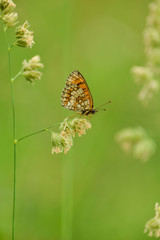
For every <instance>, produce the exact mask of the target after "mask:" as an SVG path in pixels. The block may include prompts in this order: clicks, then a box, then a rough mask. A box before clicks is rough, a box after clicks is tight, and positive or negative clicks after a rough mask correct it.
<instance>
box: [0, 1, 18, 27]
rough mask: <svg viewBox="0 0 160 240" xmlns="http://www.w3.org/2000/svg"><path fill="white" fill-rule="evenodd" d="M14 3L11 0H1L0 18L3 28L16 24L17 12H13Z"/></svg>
mask: <svg viewBox="0 0 160 240" xmlns="http://www.w3.org/2000/svg"><path fill="white" fill-rule="evenodd" d="M15 7H16V5H15V4H14V3H13V2H12V0H1V1H0V9H1V10H2V20H3V22H4V24H5V28H6V29H7V28H10V27H14V26H15V25H16V24H17V22H18V21H17V19H18V14H17V13H16V12H14V9H15Z"/></svg>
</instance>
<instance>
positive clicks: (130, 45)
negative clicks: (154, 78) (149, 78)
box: [0, 0, 160, 240]
mask: <svg viewBox="0 0 160 240" xmlns="http://www.w3.org/2000/svg"><path fill="white" fill-rule="evenodd" d="M15 3H16V4H17V12H18V13H19V19H20V23H23V22H24V21H25V20H26V19H27V20H28V21H29V23H30V24H31V29H33V31H34V37H35V38H34V40H35V42H36V44H35V46H34V47H33V49H22V48H18V47H15V48H14V49H13V52H12V66H13V72H14V73H15V74H16V73H17V72H18V71H19V69H20V66H21V62H22V61H23V59H30V58H31V57H33V56H34V55H37V54H39V55H40V56H41V59H42V62H43V63H44V65H45V68H44V69H43V78H42V80H41V81H39V82H37V83H36V84H35V85H30V84H29V83H28V82H26V81H25V80H24V79H23V78H19V79H17V80H16V82H15V85H14V90H15V102H16V114H17V119H16V121H17V137H21V136H24V135H26V134H28V133H30V132H33V131H35V130H39V129H42V128H44V127H47V126H49V125H51V124H53V123H57V122H62V121H63V120H64V118H66V117H68V116H71V115H72V112H70V111H69V110H66V109H63V108H62V107H61V101H60V98H61V91H62V89H63V87H64V85H65V81H66V78H67V77H68V75H69V74H70V72H72V71H73V70H74V69H77V70H79V71H80V72H81V73H82V75H84V77H85V78H86V80H87V83H88V85H89V87H90V90H91V92H92V95H93V99H94V105H95V106H98V105H100V104H103V103H104V102H105V101H107V100H112V101H113V102H112V104H110V106H108V110H107V111H106V112H102V111H101V112H99V113H97V114H96V115H95V116H94V117H92V119H91V123H92V129H91V130H88V131H87V134H86V135H85V136H82V137H81V138H78V137H77V138H75V139H74V146H73V147H72V149H71V150H70V151H69V152H68V153H67V155H64V154H59V155H52V154H51V141H50V134H49V133H42V134H39V135H36V136H33V137H32V138H28V139H26V140H24V141H22V142H20V143H19V144H18V156H17V188H16V191H17V192H16V240H22V239H23V240H28V239H30V240H61V239H63V240H64V239H65V240H73V239H74V240H82V239H83V240H97V239H101V240H106V239H110V240H115V239H119V240H122V239H123V240H128V239H130V240H135V239H141V240H143V239H148V237H147V235H145V234H144V233H143V231H144V226H145V223H146V222H147V221H148V220H149V219H150V218H151V217H153V216H154V211H153V209H154V205H155V203H156V202H157V201H160V193H159V188H160V174H159V173H160V162H159V154H160V152H159V147H157V151H156V154H155V155H154V156H153V157H152V159H150V160H149V161H148V162H147V163H142V162H140V161H139V160H136V159H133V158H132V156H130V155H129V156H127V155H125V154H124V153H123V152H122V151H121V149H120V147H119V145H118V144H117V143H116V142H115V134H116V133H117V131H119V130H120V129H123V128H126V127H135V126H137V125H141V126H142V127H144V128H145V129H146V131H147V133H148V135H149V136H150V137H152V138H153V139H154V140H155V141H156V143H157V146H159V143H160V140H159V134H160V127H159V122H160V112H159V101H160V96H159V95H156V96H155V98H154V99H153V100H152V102H151V103H150V104H149V106H148V107H144V106H142V104H141V103H139V101H138V100H137V94H138V91H139V87H138V86H136V85H135V84H134V82H133V79H132V76H131V73H130V69H131V67H132V66H134V65H143V63H144V61H145V59H144V53H143V51H144V50H143V41H142V31H143V29H144V27H145V18H146V16H147V14H148V4H149V3H150V1H149V0H141V1H139V0H134V1H133V0H132V1H128V0H119V1H116V0H112V1H111V0H99V1H98V0H95V1H91V0H88V1H85V0H75V1H71V0H68V1H67V0H66V1H65V0H53V1H51V0H45V1H42V0H34V1H32V0H28V1H20V0H15ZM13 32H14V31H13V30H10V31H9V38H10V40H11V39H13V36H14V33H13ZM0 59H1V60H0V63H1V64H0V79H1V87H0V110H1V114H0V116H1V117H0V119H1V120H0V123H1V124H0V133H1V137H0V148H1V151H0V152H1V153H0V240H8V239H10V238H11V219H12V189H13V186H12V185H13V183H12V182H13V159H12V155H13V152H12V140H11V139H12V109H11V97H10V83H9V80H8V77H9V75H8V59H7V48H6V43H5V40H4V35H3V31H2V26H1V27H0ZM55 131H58V129H57V128H55ZM62 225H63V227H62Z"/></svg>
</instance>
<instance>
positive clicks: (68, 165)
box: [61, 0, 74, 240]
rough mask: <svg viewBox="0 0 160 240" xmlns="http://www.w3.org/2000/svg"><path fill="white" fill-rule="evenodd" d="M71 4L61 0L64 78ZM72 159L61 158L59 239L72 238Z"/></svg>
mask: <svg viewBox="0 0 160 240" xmlns="http://www.w3.org/2000/svg"><path fill="white" fill-rule="evenodd" d="M72 6H73V2H72V0H64V1H63V11H62V18H63V29H62V47H63V71H64V78H65V77H66V74H68V73H69V71H71V70H70V67H71V42H72V29H71V27H72V14H73V13H72V11H73V9H72ZM73 160H74V159H73V158H72V157H71V155H70V157H68V156H66V157H65V158H64V159H63V170H62V222H61V224H62V228H61V240H72V239H73V236H72V235H73V221H72V218H73Z"/></svg>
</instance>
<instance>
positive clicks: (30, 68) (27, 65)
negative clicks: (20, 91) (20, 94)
mask: <svg viewBox="0 0 160 240" xmlns="http://www.w3.org/2000/svg"><path fill="white" fill-rule="evenodd" d="M43 67H44V66H43V64H42V63H41V62H40V56H38V55H37V56H35V57H33V58H31V59H30V60H29V61H28V62H27V61H26V60H24V61H23V63H22V69H23V71H22V75H23V76H24V77H25V78H26V80H27V81H29V82H31V83H34V82H35V81H36V80H40V79H41V77H42V73H41V72H40V71H39V69H41V68H43Z"/></svg>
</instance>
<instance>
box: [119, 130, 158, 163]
mask: <svg viewBox="0 0 160 240" xmlns="http://www.w3.org/2000/svg"><path fill="white" fill-rule="evenodd" d="M116 141H117V142H118V143H120V146H121V148H122V150H123V151H124V152H126V153H130V152H132V153H133V156H134V157H135V158H137V159H140V160H141V161H147V160H149V159H150V157H151V156H152V155H153V154H154V153H155V150H156V144H155V142H154V141H153V140H152V139H150V138H149V137H148V136H147V134H146V132H145V130H144V129H143V128H141V127H137V128H127V129H123V130H121V131H120V132H118V133H117V134H116Z"/></svg>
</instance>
